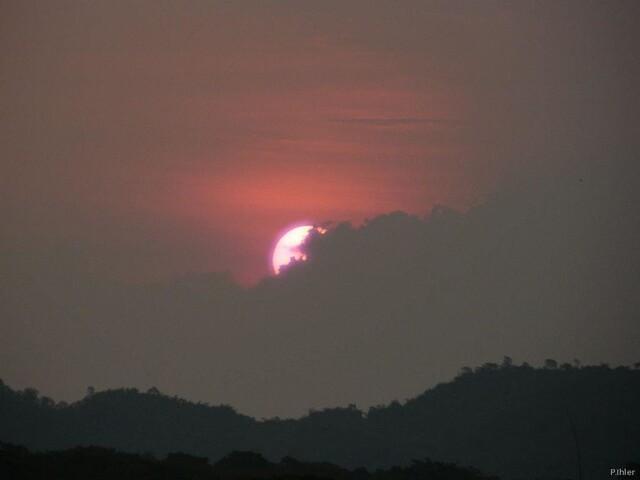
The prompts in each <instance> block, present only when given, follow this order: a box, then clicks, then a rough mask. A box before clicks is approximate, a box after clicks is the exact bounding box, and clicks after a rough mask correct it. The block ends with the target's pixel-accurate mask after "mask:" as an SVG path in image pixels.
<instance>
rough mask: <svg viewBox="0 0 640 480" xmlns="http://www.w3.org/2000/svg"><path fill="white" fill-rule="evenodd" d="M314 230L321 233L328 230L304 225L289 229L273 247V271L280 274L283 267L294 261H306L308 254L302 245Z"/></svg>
mask: <svg viewBox="0 0 640 480" xmlns="http://www.w3.org/2000/svg"><path fill="white" fill-rule="evenodd" d="M313 230H316V231H317V232H319V233H324V232H326V230H325V229H324V228H321V227H314V226H313V225H302V226H299V227H295V228H292V229H289V230H287V232H286V233H285V234H284V235H282V236H281V237H280V239H279V240H278V243H276V246H275V248H274V249H273V255H272V257H271V264H272V266H273V273H275V274H276V275H278V274H279V273H280V271H281V269H282V267H284V266H286V265H289V264H290V263H291V262H292V261H296V260H303V261H304V260H306V259H307V256H306V255H305V254H304V253H303V252H302V250H301V248H300V247H301V245H302V244H303V243H304V241H305V239H306V238H307V237H308V236H309V234H310V233H311V232H312V231H313Z"/></svg>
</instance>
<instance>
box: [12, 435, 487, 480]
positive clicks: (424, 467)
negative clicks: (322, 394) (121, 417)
mask: <svg viewBox="0 0 640 480" xmlns="http://www.w3.org/2000/svg"><path fill="white" fill-rule="evenodd" d="M0 473H1V474H2V475H3V478H9V479H14V478H20V479H22V480H57V479H60V480H63V479H64V480H75V479H78V480H85V479H87V478H100V479H102V480H127V479H140V478H145V479H148V480H164V479H167V480H169V479H170V480H196V479H197V480H207V479H211V480H240V479H264V480H271V479H273V480H298V479H299V480H313V479H318V480H321V479H332V480H438V479H447V480H498V478H497V477H490V476H486V475H484V474H482V473H481V472H480V471H479V470H477V469H474V468H463V467H459V466H457V465H454V464H451V463H442V462H433V461H431V460H429V459H425V460H421V461H418V460H415V461H413V462H412V464H411V465H410V466H408V467H393V468H391V469H389V470H377V471H376V472H374V473H370V472H369V471H367V470H365V469H363V468H360V469H355V470H348V469H345V468H342V467H339V466H337V465H332V464H330V463H327V462H322V463H319V462H314V463H312V462H300V461H298V460H296V459H294V458H292V457H285V458H283V459H282V460H281V461H280V462H278V463H273V462H269V461H268V460H266V459H265V458H264V457H263V456H262V455H260V454H259V453H255V452H238V451H236V452H231V453H229V454H228V455H226V456H225V457H223V458H222V459H220V460H218V461H217V462H215V463H214V464H213V465H211V464H210V463H209V459H208V458H206V457H197V456H193V455H188V454H186V453H171V454H169V455H167V456H166V458H164V459H163V460H157V459H156V458H155V457H153V455H151V454H144V455H140V454H135V453H124V452H118V451H116V450H114V449H109V448H104V447H93V446H90V447H76V448H73V449H69V450H64V451H49V452H44V453H37V452H30V451H29V450H28V449H27V448H25V447H22V446H16V445H11V444H6V443H5V444H0Z"/></svg>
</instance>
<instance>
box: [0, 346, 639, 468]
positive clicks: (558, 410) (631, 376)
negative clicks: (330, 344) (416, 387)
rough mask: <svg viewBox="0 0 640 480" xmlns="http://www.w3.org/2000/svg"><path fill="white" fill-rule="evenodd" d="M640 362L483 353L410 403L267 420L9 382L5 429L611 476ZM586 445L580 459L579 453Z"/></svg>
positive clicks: (620, 457) (151, 447) (627, 453)
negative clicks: (496, 359)
mask: <svg viewBox="0 0 640 480" xmlns="http://www.w3.org/2000/svg"><path fill="white" fill-rule="evenodd" d="M639 398H640V371H639V370H632V369H630V368H627V367H618V368H615V369H612V368H609V367H608V366H606V365H602V366H586V367H580V368H577V367H574V366H571V365H568V364H563V365H561V366H560V367H558V366H557V364H556V362H554V361H552V360H548V361H547V362H546V366H545V368H540V369H536V368H532V367H530V366H528V365H526V364H525V365H522V366H514V365H512V364H511V362H510V360H509V359H505V362H503V364H502V366H499V365H497V364H491V363H489V364H485V365H483V366H482V367H479V368H476V369H475V370H471V369H468V368H465V369H463V373H461V374H460V375H459V376H458V377H457V378H455V379H454V380H453V381H451V382H449V383H444V384H440V385H438V386H437V387H435V388H433V389H430V390H427V391H426V392H424V393H423V394H422V395H420V396H418V397H416V398H414V399H411V400H408V401H406V402H405V403H404V404H400V403H399V402H393V403H392V404H390V405H387V406H379V407H372V408H370V409H369V410H368V411H367V412H362V411H360V410H358V409H357V408H356V407H355V406H353V405H351V406H348V407H346V408H329V409H325V410H322V411H310V412H309V414H308V415H306V416H304V417H302V418H300V419H295V420H294V419H287V420H281V419H270V420H263V421H257V420H255V419H253V418H251V417H247V416H244V415H241V414H239V413H237V412H236V411H235V410H234V409H233V408H231V407H229V406H209V405H206V404H196V403H192V402H188V401H185V400H182V399H179V398H176V397H173V398H172V397H168V396H166V395H163V394H161V393H160V392H158V391H157V390H155V389H151V390H149V391H148V392H146V393H141V392H138V391H137V390H135V389H120V390H108V391H104V392H97V393H94V392H90V393H89V394H88V395H87V396H86V397H85V398H84V399H83V400H81V401H78V402H75V403H73V404H71V405H66V404H56V403H55V402H53V401H52V400H50V399H48V398H46V397H41V396H39V395H38V393H37V391H35V390H33V389H27V390H25V391H21V392H17V391H14V390H12V389H11V388H9V387H8V386H6V385H5V384H4V383H2V384H0V440H2V441H5V442H11V443H14V444H23V445H26V446H27V447H29V448H32V449H35V450H52V449H68V448H71V447H74V446H76V445H101V446H104V447H110V448H116V449H118V450H122V451H125V452H138V453H141V452H150V453H152V454H154V455H158V456H164V455H167V454H169V453H171V452H177V451H182V452H186V453H188V454H191V455H197V456H202V457H208V458H210V459H212V460H216V459H219V458H221V457H222V456H224V455H227V454H228V453H229V452H231V451H234V450H244V451H254V452H258V453H260V454H262V455H264V456H265V457H266V458H268V459H270V460H277V459H281V458H283V457H286V456H291V457H295V458H298V459H300V460H303V461H315V462H317V461H327V462H331V463H335V464H337V465H340V466H342V467H345V468H355V467H366V468H369V469H375V468H389V467H391V466H393V465H410V464H411V461H412V460H414V459H424V458H433V459H437V460H439V461H444V462H456V463H459V464H461V465H472V466H474V467H477V468H479V469H481V470H482V471H483V472H486V473H487V474H490V475H499V476H501V477H503V478H520V479H525V478H578V475H579V473H578V470H579V467H578V465H579V463H580V466H581V469H582V475H583V478H585V479H592V478H593V479H595V478H602V477H603V476H605V475H607V476H608V474H609V470H610V469H611V468H618V467H622V466H624V465H625V464H626V463H627V462H629V461H636V462H637V461H638V457H639V456H640V402H638V399H639ZM578 456H580V458H581V461H580V462H578Z"/></svg>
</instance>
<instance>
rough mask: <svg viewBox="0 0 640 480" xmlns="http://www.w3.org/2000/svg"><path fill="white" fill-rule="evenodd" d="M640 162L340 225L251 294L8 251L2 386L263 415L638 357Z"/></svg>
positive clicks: (593, 166)
mask: <svg viewBox="0 0 640 480" xmlns="http://www.w3.org/2000/svg"><path fill="white" fill-rule="evenodd" d="M635 158H636V156H635V155H632V154H629V153H628V152H620V151H611V150H608V149H603V150H602V151H601V152H599V153H595V152H594V153H593V159H592V160H590V161H589V162H583V163H580V162H574V163H571V162H564V163H563V162H558V163H562V164H563V165H565V167H566V166H567V165H569V164H571V168H565V167H562V168H559V167H557V164H555V163H554V159H548V161H547V162H545V164H546V165H548V166H549V168H548V169H547V170H549V174H536V175H520V176H517V178H516V177H514V178H512V179H511V180H509V181H505V183H504V184H503V185H502V186H501V188H499V190H498V193H497V194H496V195H494V196H493V197H492V198H491V199H489V200H488V201H486V202H484V203H483V204H482V205H479V206H477V207H476V208H473V209H471V210H470V211H469V212H467V213H459V212H456V211H453V210H451V209H448V208H446V207H443V206H436V207H434V208H433V210H432V211H431V213H430V214H429V215H427V216H426V217H425V218H417V217H413V216H409V215H407V214H404V213H402V212H394V213H389V214H387V215H382V216H379V217H376V218H373V219H371V220H369V221H368V222H367V223H365V224H364V225H362V226H360V227H357V228H356V227H353V226H351V225H349V224H347V223H338V224H336V225H335V226H334V228H333V229H332V230H330V232H329V233H328V234H326V235H325V236H321V237H317V238H313V239H312V240H311V241H310V242H309V245H308V246H307V248H308V251H309V257H310V260H309V261H308V262H307V263H304V264H300V265H295V266H293V267H291V268H290V269H289V270H288V271H287V272H286V274H284V275H282V276H280V277H278V278H268V279H265V280H264V281H263V282H261V283H260V284H259V285H257V286H255V287H253V288H250V289H243V288H241V287H239V286H237V285H236V284H235V283H234V282H233V281H232V279H231V278H230V277H229V275H226V274H219V273H212V274H209V275H197V276H196V275H194V276H187V277H181V278H176V279H175V280H173V281H171V282H168V283H162V284H147V285H141V286H126V285H121V284H114V283H105V282H104V281H100V280H97V279H96V278H95V277H93V276H92V275H91V274H90V273H87V268H88V265H90V258H86V257H84V256H83V255H82V252H79V251H74V250H73V249H68V251H66V252H65V253H64V254H62V253H61V251H60V250H55V251H50V252H49V253H41V254H39V255H36V254H35V253H34V251H31V250H29V251H26V250H25V251H22V252H20V251H17V250H15V249H14V250H12V251H7V250H6V249H5V252H4V253H5V254H4V255H3V265H2V270H3V271H2V278H3V285H2V295H3V298H2V310H3V312H2V316H3V319H4V320H3V332H2V335H1V336H0V338H1V340H0V351H1V352H2V353H1V355H2V362H1V363H2V377H3V379H4V380H5V382H7V383H8V384H9V385H12V386H15V387H18V388H20V387H25V386H37V387H38V388H39V389H41V390H42V391H45V392H47V393H48V394H51V395H52V396H53V397H54V398H57V399H77V398H80V397H82V395H83V394H84V391H85V389H86V387H87V386H88V385H93V386H95V387H96V388H98V389H103V388H109V387H120V386H136V387H138V388H148V387H150V386H152V385H155V386H157V387H158V388H159V389H160V390H161V391H164V392H167V393H170V394H174V393H175V394H179V395H180V396H183V397H186V398H190V399H196V400H204V401H209V402H212V403H229V404H231V405H233V406H234V407H236V408H237V409H238V410H239V411H240V412H243V413H247V414H250V415H256V416H258V417H260V416H272V415H280V416H297V415H301V414H303V413H305V412H306V411H307V409H309V408H322V407H328V406H333V405H346V404H350V403H355V404H357V405H358V406H360V407H363V408H364V407H366V406H368V405H372V404H379V403H387V402H389V401H391V400H393V399H394V398H399V399H400V400H402V399H403V398H407V397H410V396H413V395H415V394H417V393H419V392H421V391H423V390H424V389H425V388H427V387H429V386H432V385H434V384H435V383H437V382H439V381H443V380H448V379H450V378H451V377H452V376H453V375H454V374H455V373H456V372H457V371H458V370H459V368H460V367H462V366H463V365H480V364H481V363H483V362H485V361H497V360H499V359H500V358H502V356H503V355H511V356H513V357H514V359H516V360H519V361H522V360H528V361H531V362H532V363H534V364H536V363H541V362H542V360H543V359H545V358H548V357H552V358H556V359H558V360H559V361H572V360H573V359H574V358H579V359H580V360H582V361H583V362H589V363H598V362H600V361H603V362H610V363H612V364H616V363H619V362H622V363H626V364H629V363H633V362H636V361H638V358H637V355H638V349H637V346H638V338H639V334H640V328H639V322H638V314H639V313H640V300H639V299H638V296H637V291H638V287H639V286H640V285H639V281H638V280H639V278H640V276H639V274H638V273H639V270H638V268H639V265H640V261H639V260H640V254H639V253H638V248H637V240H638V238H639V237H640V236H639V235H638V234H639V227H638V226H639V225H640V216H639V208H638V205H640V202H638V201H637V200H638V198H637V197H638V194H637V190H636V189H635V186H636V185H638V179H639V177H638V168H637V166H636V165H637V163H636V160H635ZM552 165H556V166H555V167H552ZM538 167H539V168H538V171H545V168H542V167H543V165H542V164H540V163H539V164H538ZM551 170H553V171H551ZM52 258H54V259H56V260H55V262H52V261H50V259H52Z"/></svg>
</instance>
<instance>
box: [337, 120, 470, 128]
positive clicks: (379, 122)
mask: <svg viewBox="0 0 640 480" xmlns="http://www.w3.org/2000/svg"><path fill="white" fill-rule="evenodd" d="M329 121H330V122H332V123H347V124H352V125H374V126H382V127H396V126H401V125H434V124H435V125H450V126H453V125H463V124H466V123H467V122H466V121H464V120H459V119H452V118H330V119H329Z"/></svg>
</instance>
